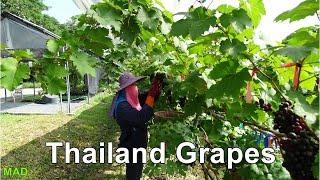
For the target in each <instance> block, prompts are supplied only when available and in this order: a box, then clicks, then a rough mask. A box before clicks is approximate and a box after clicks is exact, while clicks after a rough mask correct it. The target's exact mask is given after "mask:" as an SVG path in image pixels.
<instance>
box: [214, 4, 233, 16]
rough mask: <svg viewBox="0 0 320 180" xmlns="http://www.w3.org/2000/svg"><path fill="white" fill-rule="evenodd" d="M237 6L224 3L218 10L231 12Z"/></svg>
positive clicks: (226, 12)
mask: <svg viewBox="0 0 320 180" xmlns="http://www.w3.org/2000/svg"><path fill="white" fill-rule="evenodd" d="M235 9H236V8H235V7H233V6H230V5H228V4H222V5H220V6H219V7H218V8H217V11H219V12H221V13H222V14H228V13H231V12H232V11H233V10H235Z"/></svg>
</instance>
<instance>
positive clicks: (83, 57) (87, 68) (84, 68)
mask: <svg viewBox="0 0 320 180" xmlns="http://www.w3.org/2000/svg"><path fill="white" fill-rule="evenodd" d="M70 60H71V61H72V62H73V64H74V65H75V66H76V68H77V70H78V71H79V73H80V74H81V75H82V76H83V75H85V74H90V75H91V76H96V69H95V68H94V66H95V64H96V62H97V60H96V59H95V58H94V57H91V56H89V55H88V54H86V53H84V52H74V53H73V54H72V55H71V56H70Z"/></svg>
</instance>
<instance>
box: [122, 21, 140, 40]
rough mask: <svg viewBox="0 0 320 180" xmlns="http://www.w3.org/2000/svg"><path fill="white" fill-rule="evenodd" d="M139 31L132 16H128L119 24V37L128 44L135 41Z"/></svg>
mask: <svg viewBox="0 0 320 180" xmlns="http://www.w3.org/2000/svg"><path fill="white" fill-rule="evenodd" d="M139 32H140V27H139V25H138V23H137V22H136V20H135V18H134V17H128V18H127V19H125V20H124V22H123V24H122V25H121V32H120V37H121V39H123V40H125V41H126V42H127V43H128V44H129V45H132V43H133V42H134V41H135V39H136V38H137V37H138V34H139Z"/></svg>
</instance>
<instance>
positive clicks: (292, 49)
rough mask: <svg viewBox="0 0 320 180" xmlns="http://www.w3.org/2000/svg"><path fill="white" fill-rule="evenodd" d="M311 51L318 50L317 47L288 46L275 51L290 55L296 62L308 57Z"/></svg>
mask: <svg viewBox="0 0 320 180" xmlns="http://www.w3.org/2000/svg"><path fill="white" fill-rule="evenodd" d="M311 52H316V49H315V48H310V47H306V46H286V47H283V48H280V49H278V50H276V51H275V54H279V55H283V56H288V57H289V58H291V59H292V60H293V61H294V62H299V61H300V60H302V59H303V58H306V57H307V56H308V55H309V54H310V53H311Z"/></svg>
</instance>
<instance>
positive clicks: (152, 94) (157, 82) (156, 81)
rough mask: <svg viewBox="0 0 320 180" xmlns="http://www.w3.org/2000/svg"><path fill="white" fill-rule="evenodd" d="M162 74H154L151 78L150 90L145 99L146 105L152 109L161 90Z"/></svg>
mask: <svg viewBox="0 0 320 180" xmlns="http://www.w3.org/2000/svg"><path fill="white" fill-rule="evenodd" d="M164 77H165V76H164V74H159V73H158V74H156V76H155V77H154V78H153V81H152V84H151V88H150V90H149V92H148V96H147V99H146V104H148V105H149V106H150V107H153V105H154V99H155V98H157V97H158V96H159V95H160V92H161V91H160V90H161V84H162V82H163V79H164Z"/></svg>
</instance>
